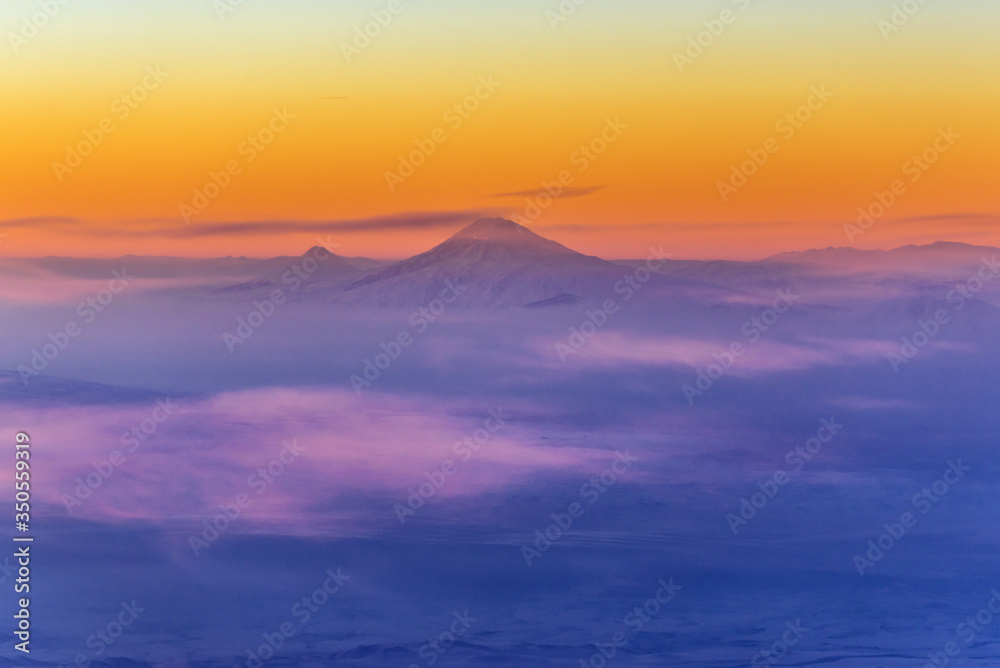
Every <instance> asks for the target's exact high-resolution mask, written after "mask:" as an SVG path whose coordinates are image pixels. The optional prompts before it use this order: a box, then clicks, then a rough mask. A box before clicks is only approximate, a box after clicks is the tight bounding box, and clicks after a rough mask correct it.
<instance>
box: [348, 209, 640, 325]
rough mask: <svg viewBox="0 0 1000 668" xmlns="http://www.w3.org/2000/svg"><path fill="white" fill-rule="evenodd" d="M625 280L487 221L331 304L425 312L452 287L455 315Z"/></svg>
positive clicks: (580, 294)
mask: <svg viewBox="0 0 1000 668" xmlns="http://www.w3.org/2000/svg"><path fill="white" fill-rule="evenodd" d="M624 273H625V272H624V271H623V268H622V267H621V266H618V265H615V264H612V263H610V262H606V261H604V260H601V259H600V258H596V257H591V256H588V255H583V254H581V253H577V252H576V251H573V250H570V249H569V248H566V247H565V246H562V245H561V244H558V243H556V242H554V241H551V240H549V239H545V238H543V237H540V236H538V235H537V234H535V233H534V232H532V231H530V230H528V229H527V228H525V227H522V226H520V225H518V224H517V223H514V222H511V221H509V220H504V219H502V218H489V219H483V220H479V221H476V222H475V223H472V224H471V225H469V226H468V227H466V228H465V229H463V230H461V231H460V232H458V233H457V234H455V235H454V236H452V237H451V238H450V239H448V240H447V241H445V242H443V243H441V244H440V245H438V246H436V247H434V248H432V249H431V250H429V251H427V252H425V253H421V254H420V255H416V256H414V257H412V258H409V259H408V260H403V261H402V262H397V263H396V264H393V265H390V266H389V267H385V268H383V269H379V270H376V271H374V272H371V273H369V274H368V275H366V276H364V277H363V278H360V279H358V280H357V281H355V282H353V283H351V284H350V285H348V286H347V287H346V288H345V289H344V290H343V291H341V292H340V293H339V294H337V295H334V296H333V299H334V301H337V302H339V303H347V304H358V305H369V306H423V305H426V304H427V303H429V302H430V301H432V300H434V299H436V298H438V297H439V296H440V295H441V293H442V292H444V291H446V290H449V288H448V286H449V285H455V286H457V290H456V292H459V293H460V294H458V296H457V299H456V301H455V306H457V307H458V308H517V307H523V306H535V305H546V304H552V305H555V304H565V303H572V302H574V301H580V300H585V299H590V298H594V297H597V296H601V295H604V294H610V293H611V292H612V291H613V289H614V285H615V283H616V282H617V281H618V280H620V279H621V278H622V276H623V275H624ZM449 298H450V297H449Z"/></svg>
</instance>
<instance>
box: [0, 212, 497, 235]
mask: <svg viewBox="0 0 1000 668" xmlns="http://www.w3.org/2000/svg"><path fill="white" fill-rule="evenodd" d="M494 215H496V211H495V210H493V209H467V210H462V211H417V212H406V213H397V214H389V215H385V216H372V217H369V218H350V219H340V220H252V221H229V222H224V221H210V222H204V223H193V224H191V225H180V224H177V221H176V220H173V219H162V218H157V219H145V220H141V221H130V222H128V223H127V224H126V223H124V222H123V223H118V224H109V223H99V222H95V221H85V220H80V219H76V218H61V217H55V216H44V217H36V218H13V219H9V220H5V221H0V228H9V229H13V228H31V229H55V228H58V229H60V231H62V232H66V233H74V234H76V235H78V236H88V237H97V238H105V239H106V238H147V239H148V238H162V239H199V238H204V237H231V236H253V235H260V236H267V235H280V234H297V233H307V234H324V233H325V234H330V233H337V234H351V233H357V232H374V231H388V230H433V229H439V228H448V227H458V226H460V225H464V224H467V223H471V222H473V221H475V220H477V219H479V218H487V217H490V216H494ZM67 227H69V228H71V229H66V228H67Z"/></svg>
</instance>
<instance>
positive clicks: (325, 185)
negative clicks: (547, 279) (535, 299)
mask: <svg viewBox="0 0 1000 668" xmlns="http://www.w3.org/2000/svg"><path fill="white" fill-rule="evenodd" d="M233 4H236V3H235V0H217V1H215V2H213V0H171V1H170V2H167V1H165V0H152V1H149V2H142V3H139V2H134V1H129V0H69V1H68V2H67V3H66V4H65V5H62V4H59V3H58V0H52V2H51V3H48V2H45V1H42V2H39V1H38V0H35V1H34V2H32V1H22V0H8V1H7V2H4V3H3V5H2V7H0V36H2V37H3V40H2V44H0V98H2V99H3V100H4V103H3V104H2V105H0V127H2V128H3V132H0V155H2V156H3V160H0V256H39V255H72V256H96V257H114V256H119V255H124V254H129V253H134V254H148V255H151V254H156V255H182V256H192V257H215V256H226V255H248V256H256V257H266V256H273V255H278V254H300V253H302V252H304V251H305V250H306V249H307V248H309V247H310V246H312V245H315V244H316V243H318V242H319V240H320V239H322V240H324V242H325V243H327V244H330V245H334V244H335V245H336V246H335V247H336V250H337V252H338V253H340V254H343V255H365V256H371V257H380V258H395V257H405V256H408V255H412V254H414V253H417V252H421V251H423V250H426V249H427V248H429V247H431V246H433V245H434V244H436V243H439V242H440V241H442V240H443V239H445V238H446V237H447V236H449V235H450V234H452V233H453V232H454V231H456V230H457V229H459V228H460V227H461V226H462V225H463V224H464V223H467V222H471V221H472V220H475V219H476V218H479V217H483V216H485V215H502V216H504V217H508V218H514V219H515V220H518V222H522V224H527V225H530V226H531V227H532V228H533V229H535V230H536V231H538V232H539V233H541V234H543V235H544V236H547V237H550V238H553V239H556V240H557V241H560V242H562V243H564V244H566V245H569V246H571V247H573V248H575V249H577V250H580V251H583V252H587V253H590V254H596V255H601V256H602V257H608V258H624V257H642V256H645V255H646V254H647V250H646V249H647V248H648V247H649V246H651V245H655V246H660V245H663V246H664V247H665V249H666V250H667V251H668V252H670V253H672V254H673V255H674V256H675V257H691V258H737V259H756V258H760V257H764V256H766V255H769V254H773V253H777V252H781V251H787V250H801V249H808V248H815V247H826V246H846V245H855V246H856V247H858V248H889V247H895V246H900V245H904V244H908V243H929V242H932V241H935V240H938V239H947V240H956V241H966V242H970V243H978V244H985V245H1000V231H997V226H996V225H995V223H996V222H997V220H998V218H1000V203H998V201H997V200H998V198H1000V195H998V194H997V193H998V192H1000V190H998V189H997V188H996V182H997V177H998V176H1000V159H998V157H997V156H998V155H1000V154H998V150H997V149H998V148H1000V128H998V127H997V125H996V122H995V119H996V118H997V117H998V111H1000V88H998V87H997V86H996V77H997V71H998V66H1000V43H998V42H997V40H996V34H997V28H998V27H1000V5H998V4H997V3H995V2H991V1H989V0H963V1H954V0H953V1H951V2H944V1H943V0H930V1H929V2H926V3H925V4H923V5H920V6H919V8H918V9H917V10H916V11H915V13H913V14H912V16H907V15H905V14H899V13H898V11H897V15H896V24H893V23H892V20H893V12H894V2H892V1H890V0H870V1H866V2H861V1H859V0H848V1H844V2H836V3H833V2H822V1H819V0H769V1H768V2H763V1H761V0H711V1H707V2H706V1H699V2H695V1H694V0H671V1H669V2H654V1H652V0H618V1H616V2H609V1H608V0H587V1H586V2H584V3H583V4H582V5H580V6H578V7H576V8H575V11H573V12H572V13H571V14H570V13H569V12H565V14H569V15H568V16H567V15H565V14H561V13H560V9H559V8H560V3H559V2H558V1H557V0H539V1H537V2H528V1H527V0H508V1H505V2H486V1H484V0H399V2H398V4H396V3H390V2H389V0H377V1H371V2H369V1H352V2H337V3H327V2H320V1H319V0H284V1H282V2H277V1H276V0H243V2H242V3H239V4H238V5H237V6H232V5H233ZM571 4H572V3H564V4H563V6H569V5H571ZM50 5H51V6H50ZM913 5H914V6H915V7H916V6H917V3H915V2H914V3H913ZM45 6H50V9H49V12H50V13H51V14H52V16H45V15H43V14H40V12H43V11H44V9H43V8H44V7H45ZM390 6H391V7H392V8H393V9H396V10H397V12H396V13H395V14H393V13H392V12H391V11H390V9H389V8H390ZM899 11H901V10H899ZM373 12H375V14H374V17H375V18H373ZM33 17H34V19H33ZM378 17H381V19H382V23H384V25H379V26H377V29H376V24H373V23H371V22H372V21H373V20H376V19H377V18H378ZM32 21H34V24H37V25H32ZM880 22H881V23H880ZM897 24H898V25H897ZM366 25H368V26H369V28H370V31H371V32H372V33H374V34H375V36H374V37H372V38H370V40H361V39H358V34H359V32H360V31H362V30H364V28H365V26H366ZM713 32H714V33H716V34H713ZM699 38H700V40H701V42H702V45H701V46H695V47H691V46H690V45H691V44H692V43H694V44H696V45H697V42H698V40H699ZM477 95H478V97H477ZM123 96H125V98H124V99H123ZM810 104H811V108H810V106H809V105H810ZM455 105H460V109H461V111H456V110H455V109H454V107H455ZM803 105H805V106H803ZM796 113H797V114H799V119H798V120H795V117H794V114H796ZM788 114H793V117H792V120H783V119H786V116H787V115H788ZM102 128H103V130H102ZM106 130H110V131H109V132H108V131H106ZM251 136H257V137H258V139H257V140H256V141H257V146H254V144H253V143H251V142H249V141H248V138H249V137H251ZM588 146H589V147H591V148H590V152H589V154H588V153H586V152H584V151H583V150H581V148H585V147H588ZM421 147H423V148H421ZM414 151H417V153H416V154H415V157H413V156H414V153H413V152H414ZM82 153H86V155H80V154H82ZM925 153H926V158H927V160H926V162H923V163H922V165H923V166H921V165H920V164H918V163H916V162H915V161H914V156H917V157H919V156H921V155H924V154H925ZM754 157H756V159H757V164H755V163H746V161H748V160H753V159H754ZM930 158H933V160H930ZM401 159H404V160H406V161H408V162H410V163H411V164H412V163H415V162H419V163H420V164H418V165H413V167H412V173H411V171H410V169H409V167H408V166H407V165H402V166H401ZM734 166H735V167H734ZM734 169H735V170H737V171H736V173H735V175H734ZM741 170H742V173H740V172H741ZM213 179H214V181H213ZM560 179H562V183H561V184H560V183H559V181H560ZM216 184H219V185H218V187H217V186H216ZM543 184H548V186H549V188H550V190H551V191H552V192H553V193H555V194H556V195H557V196H555V197H553V198H549V197H548V196H547V195H544V196H541V197H540V196H539V194H538V193H539V191H540V190H541V189H542V188H543ZM553 184H558V186H556V185H553ZM894 189H895V192H893V190H894ZM206 191H208V192H209V193H210V194H212V195H214V196H213V197H208V196H205V195H204V193H205V192H206ZM543 192H544V191H543ZM198 193H202V194H198ZM203 197H204V199H202V198H203ZM879 199H881V203H880V202H879ZM529 200H530V201H529ZM532 203H534V205H536V206H538V209H537V210H536V209H533V208H532ZM859 208H861V209H866V210H868V211H869V212H878V211H879V210H880V209H884V213H882V214H880V215H873V216H872V219H871V223H870V224H868V223H866V224H867V225H868V227H867V229H864V230H862V233H860V234H857V233H852V232H851V231H850V229H851V228H847V229H845V225H850V224H852V223H855V222H856V221H857V219H858V218H859ZM855 232H856V230H855Z"/></svg>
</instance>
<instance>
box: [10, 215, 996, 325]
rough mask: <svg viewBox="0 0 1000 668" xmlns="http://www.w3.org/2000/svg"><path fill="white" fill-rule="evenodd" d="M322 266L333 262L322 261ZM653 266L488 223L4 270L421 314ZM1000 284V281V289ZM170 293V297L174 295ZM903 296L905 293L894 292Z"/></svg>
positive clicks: (727, 287) (794, 273)
mask: <svg viewBox="0 0 1000 668" xmlns="http://www.w3.org/2000/svg"><path fill="white" fill-rule="evenodd" d="M998 253H1000V250H998V249H996V248H990V247H985V246H972V245H968V244H962V243H954V242H937V243H934V244H930V245H926V246H913V245H911V246H904V247H902V248H897V249H894V250H889V251H880V250H873V251H864V250H857V249H854V248H827V249H817V250H809V251H804V252H790V253H782V254H779V255H775V256H772V257H768V258H765V259H763V260H759V261H754V262H737V261H698V260H670V259H667V260H665V261H664V262H662V263H660V265H659V266H658V268H657V270H656V272H655V274H654V275H653V277H652V278H650V279H649V280H648V281H646V282H644V288H646V290H645V291H646V292H647V293H650V292H655V293H658V294H659V296H661V297H664V298H671V297H673V298H681V299H683V298H689V299H700V298H710V299H719V300H723V301H726V300H729V299H732V300H737V301H738V300H739V298H740V294H741V293H744V292H746V291H749V292H760V291H761V290H770V289H771V288H774V287H783V286H784V287H787V286H794V285H799V286H803V285H805V286H812V287H814V288H815V289H817V290H820V289H821V288H820V287H819V286H821V285H826V286H828V287H829V286H831V285H833V286H836V285H842V286H846V285H848V284H850V285H852V286H857V284H858V283H859V282H870V283H872V284H876V285H879V286H880V287H881V288H883V289H889V288H887V287H886V286H895V285H896V284H898V283H900V282H905V283H906V284H907V285H916V284H920V285H928V286H933V285H937V284H940V283H942V282H947V281H949V280H960V279H963V278H965V277H966V274H970V273H971V272H974V271H975V270H976V269H977V268H978V267H979V266H981V264H982V262H983V259H984V258H992V257H994V256H995V255H996V254H998ZM317 258H321V260H317ZM644 264H645V260H634V261H615V262H612V261H607V260H603V259H601V258H598V257H593V256H589V255H584V254H582V253H578V252H576V251H574V250H572V249H570V248H567V247H565V246H563V245H561V244H559V243H556V242H555V241H552V240H549V239H546V238H544V237H541V236H539V235H538V234H536V233H535V232H533V231H531V230H529V229H527V228H525V227H523V226H521V225H518V224H517V223H514V222H512V221H509V220H505V219H502V218H488V219H482V220H479V221H476V222H475V223H472V224H471V225H469V226H468V227H466V228H464V229H462V230H461V231H459V232H458V233H456V234H455V235H453V236H452V237H451V238H449V239H447V240H446V241H444V242H443V243H441V244H439V245H438V246H435V247H434V248H432V249H430V250H429V251H426V252H424V253H420V254H419V255H415V256H413V257H411V258H408V259H405V260H401V261H397V262H392V261H380V260H373V259H370V258H346V257H341V256H339V255H336V254H333V253H331V252H329V251H327V250H326V249H323V248H319V247H315V248H312V249H310V250H309V251H308V252H306V253H305V254H304V255H302V256H300V257H275V258H270V259H251V258H233V257H227V258H218V259H207V260H200V259H190V258H170V257H152V256H126V257H123V258H117V259H113V260H106V259H73V258H57V257H46V258H41V259H35V260H28V259H8V260H2V261H0V276H4V275H7V276H18V277H21V278H24V277H26V276H28V277H32V276H34V277H38V278H44V277H47V276H48V277H62V278H67V279H82V280H87V279H103V278H105V277H107V276H108V275H109V274H110V272H111V270H112V269H121V268H122V267H123V266H125V267H128V270H129V272H130V273H132V274H134V275H136V276H137V277H139V278H140V279H143V280H149V281H150V287H154V286H155V287H160V289H164V290H170V291H182V292H183V291H187V292H190V291H192V290H194V291H195V292H200V294H202V295H203V296H204V295H214V296H215V297H218V298H225V297H226V296H227V295H233V294H243V293H256V292H258V291H259V292H261V293H264V292H265V291H271V290H273V289H275V288H282V289H284V290H289V289H290V288H293V289H292V290H291V292H293V293H294V294H293V295H292V298H293V299H310V300H312V299H319V300H322V301H326V302H328V303H331V304H338V305H346V306H353V307H414V308H416V307H420V306H423V305H426V304H428V303H429V302H431V301H432V300H434V299H436V298H437V297H439V296H440V295H442V294H444V293H446V292H447V293H449V294H450V295H451V296H453V297H454V299H453V300H452V304H451V305H452V306H453V307H456V308H473V309H476V308H479V309H510V308H522V307H526V308H540V307H547V306H557V305H561V304H571V303H575V302H581V301H595V300H600V299H604V298H607V297H610V296H614V295H615V294H616V290H618V294H621V291H622V290H623V288H622V287H621V286H622V281H623V280H624V279H625V278H626V277H627V276H629V275H630V274H632V273H633V272H635V270H636V269H638V268H639V267H641V266H643V265H644ZM998 283H1000V282H998ZM164 286H165V287H164ZM892 289H895V288H892Z"/></svg>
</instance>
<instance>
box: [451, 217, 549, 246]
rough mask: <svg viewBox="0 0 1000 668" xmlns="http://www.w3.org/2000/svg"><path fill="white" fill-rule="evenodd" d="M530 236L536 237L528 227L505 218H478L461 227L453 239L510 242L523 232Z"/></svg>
mask: <svg viewBox="0 0 1000 668" xmlns="http://www.w3.org/2000/svg"><path fill="white" fill-rule="evenodd" d="M526 233H527V234H528V235H530V236H529V238H530V237H536V238H537V237H538V235H536V234H535V233H534V232H530V231H529V230H528V228H526V227H522V226H521V225H518V224H517V223H515V222H514V221H512V220H507V219H506V218H480V219H479V220H477V221H476V222H474V223H472V224H471V225H468V226H467V227H465V228H463V229H462V230H461V231H460V232H458V234H456V235H455V236H454V237H452V238H453V239H474V240H476V241H500V242H510V241H513V240H514V239H517V238H519V237H521V236H523V235H524V234H526Z"/></svg>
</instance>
